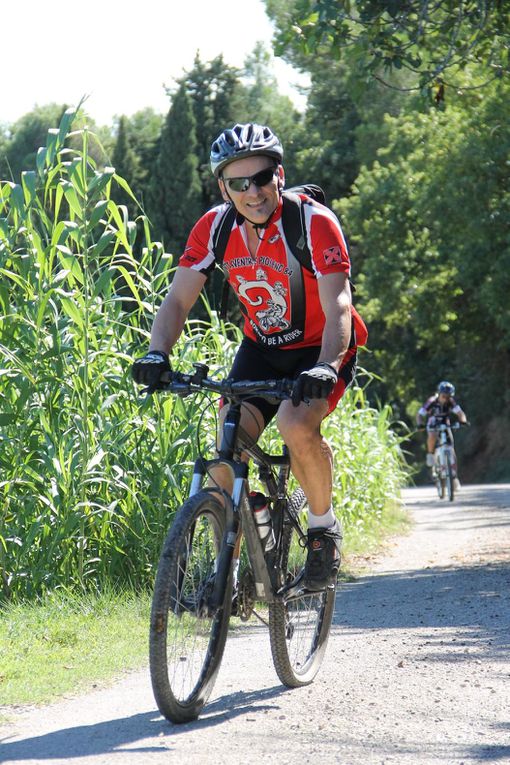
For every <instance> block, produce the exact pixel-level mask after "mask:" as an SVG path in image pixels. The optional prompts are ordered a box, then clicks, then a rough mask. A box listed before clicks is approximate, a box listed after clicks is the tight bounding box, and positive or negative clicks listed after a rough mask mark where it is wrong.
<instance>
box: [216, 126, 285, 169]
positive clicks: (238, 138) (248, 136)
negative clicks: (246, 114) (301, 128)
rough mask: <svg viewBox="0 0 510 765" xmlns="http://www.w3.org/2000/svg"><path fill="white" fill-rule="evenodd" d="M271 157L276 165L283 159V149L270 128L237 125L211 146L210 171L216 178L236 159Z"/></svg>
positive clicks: (224, 132) (221, 135) (225, 131)
mask: <svg viewBox="0 0 510 765" xmlns="http://www.w3.org/2000/svg"><path fill="white" fill-rule="evenodd" d="M260 154H262V155H265V156H268V157H273V159H276V161H277V162H278V163H280V162H281V161H282V159H283V147H282V145H281V143H280V140H279V138H278V137H277V136H276V135H275V134H274V133H273V131H272V130H271V128H268V127H267V126H265V125H257V123H255V122H248V123H247V124H246V125H242V124H240V123H237V124H236V125H234V127H233V128H230V129H228V130H224V131H223V133H220V135H219V136H218V137H217V138H216V140H215V141H213V143H212V146H211V170H212V172H213V174H214V175H215V177H216V178H218V177H219V176H220V174H221V171H222V170H223V168H224V167H225V166H226V165H228V164H229V162H234V161H235V160H236V159H243V158H244V157H253V156H256V155H260Z"/></svg>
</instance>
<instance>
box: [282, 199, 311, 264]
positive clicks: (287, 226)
mask: <svg viewBox="0 0 510 765" xmlns="http://www.w3.org/2000/svg"><path fill="white" fill-rule="evenodd" d="M282 198H283V209H282V225H283V230H284V232H285V238H286V240H287V244H288V245H289V247H290V249H291V251H292V254H293V255H294V257H296V258H297V260H298V261H299V262H300V263H301V265H302V266H303V268H306V269H307V270H308V271H313V268H312V253H311V252H310V248H309V247H308V241H307V236H306V224H305V211H304V205H305V204H306V202H303V200H302V199H301V197H300V196H298V194H295V193H294V192H293V191H284V192H283V194H282Z"/></svg>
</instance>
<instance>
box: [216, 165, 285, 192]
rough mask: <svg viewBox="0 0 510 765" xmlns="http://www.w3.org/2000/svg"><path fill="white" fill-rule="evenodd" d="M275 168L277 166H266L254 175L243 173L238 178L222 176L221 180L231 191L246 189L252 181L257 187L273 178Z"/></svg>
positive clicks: (264, 184) (276, 168) (265, 184)
mask: <svg viewBox="0 0 510 765" xmlns="http://www.w3.org/2000/svg"><path fill="white" fill-rule="evenodd" d="M277 170H278V166H276V167H274V166H272V167H266V168H265V169H264V170H259V172H258V173H255V175H243V176H240V177H239V178H225V177H223V180H224V182H225V183H226V184H227V185H228V187H229V188H230V189H232V191H248V189H249V188H250V186H251V184H252V183H254V184H255V186H258V187H259V188H260V187H261V186H267V184H268V183H271V181H272V180H273V178H274V176H275V174H276V172H277Z"/></svg>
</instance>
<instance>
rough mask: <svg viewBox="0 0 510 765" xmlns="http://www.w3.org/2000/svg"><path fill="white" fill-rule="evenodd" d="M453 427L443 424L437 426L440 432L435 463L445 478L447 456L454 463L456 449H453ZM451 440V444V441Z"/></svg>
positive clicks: (435, 451)
mask: <svg viewBox="0 0 510 765" xmlns="http://www.w3.org/2000/svg"><path fill="white" fill-rule="evenodd" d="M451 428H452V426H450V425H445V424H444V423H441V424H440V425H438V426H437V432H438V444H436V448H435V450H434V461H435V464H436V467H438V468H439V470H440V472H441V475H442V476H443V477H444V476H445V473H446V467H447V454H449V455H450V459H451V461H452V462H453V461H454V457H453V454H454V448H453V436H452V433H451ZM449 439H450V440H451V442H450V441H449Z"/></svg>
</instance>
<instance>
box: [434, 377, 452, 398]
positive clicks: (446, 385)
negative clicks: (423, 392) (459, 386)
mask: <svg viewBox="0 0 510 765" xmlns="http://www.w3.org/2000/svg"><path fill="white" fill-rule="evenodd" d="M437 392H438V393H446V395H447V396H455V386H454V385H452V384H451V383H450V382H447V381H446V380H443V382H440V383H439V385H438V386H437Z"/></svg>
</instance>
